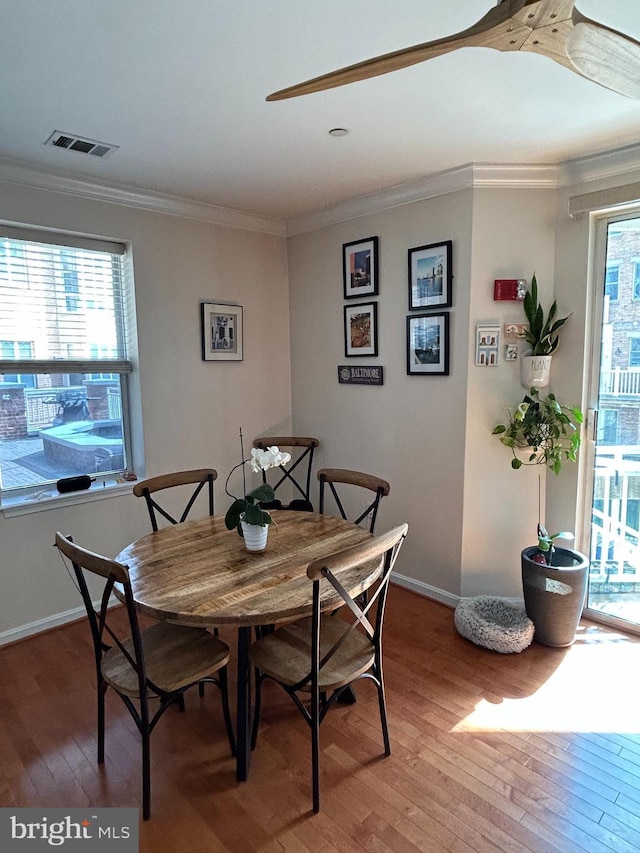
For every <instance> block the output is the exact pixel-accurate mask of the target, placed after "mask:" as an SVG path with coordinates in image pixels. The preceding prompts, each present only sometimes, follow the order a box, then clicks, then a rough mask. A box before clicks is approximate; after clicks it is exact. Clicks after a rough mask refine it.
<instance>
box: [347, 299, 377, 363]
mask: <svg viewBox="0 0 640 853" xmlns="http://www.w3.org/2000/svg"><path fill="white" fill-rule="evenodd" d="M344 354H345V356H363V355H378V303H377V302H361V303H358V305H345V306H344Z"/></svg>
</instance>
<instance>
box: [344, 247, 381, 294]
mask: <svg viewBox="0 0 640 853" xmlns="http://www.w3.org/2000/svg"><path fill="white" fill-rule="evenodd" d="M342 274H343V285H344V298H345V299H362V297H363V296H377V295H378V238H377V237H367V238H366V239H365V240H354V241H353V242H352V243H343V244H342Z"/></svg>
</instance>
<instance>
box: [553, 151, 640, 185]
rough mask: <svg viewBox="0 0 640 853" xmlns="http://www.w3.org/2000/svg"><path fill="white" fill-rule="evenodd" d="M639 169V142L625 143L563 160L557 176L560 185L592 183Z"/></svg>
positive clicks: (625, 174)
mask: <svg viewBox="0 0 640 853" xmlns="http://www.w3.org/2000/svg"><path fill="white" fill-rule="evenodd" d="M638 171H640V144H636V145H627V146H625V147H624V148H615V149H612V150H610V151H601V152H599V153H598V154H588V155H587V156H585V157H576V158H574V159H573V160H565V161H564V162H563V163H561V164H560V169H559V177H560V184H561V185H562V186H571V185H573V184H583V183H592V182H595V181H604V180H611V179H612V178H617V177H621V176H623V177H625V178H628V177H629V175H630V174H632V173H634V172H638Z"/></svg>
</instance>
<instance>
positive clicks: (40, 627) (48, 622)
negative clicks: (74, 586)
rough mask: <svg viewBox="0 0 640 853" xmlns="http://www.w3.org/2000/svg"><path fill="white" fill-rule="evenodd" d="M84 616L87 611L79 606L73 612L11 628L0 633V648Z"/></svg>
mask: <svg viewBox="0 0 640 853" xmlns="http://www.w3.org/2000/svg"><path fill="white" fill-rule="evenodd" d="M86 615H87V611H86V610H85V608H84V607H83V606H82V605H80V607H74V608H73V610H65V612H64V613H56V614H55V616H47V617H46V618H44V619H38V621H36V622H27V624H26V625H20V626H18V627H17V628H11V629H10V630H9V631H2V632H0V646H4V645H6V644H7V643H15V642H16V640H23V639H24V638H25V637H31V636H32V635H33V634H40V633H41V632H42V631H49V630H51V628H57V627H58V625H65V624H66V623H67V622H75V621H76V620H77V619H82V617H83V616H86Z"/></svg>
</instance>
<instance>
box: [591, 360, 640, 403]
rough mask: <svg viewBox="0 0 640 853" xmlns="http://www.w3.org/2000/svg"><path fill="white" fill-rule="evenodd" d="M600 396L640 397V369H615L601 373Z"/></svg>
mask: <svg viewBox="0 0 640 853" xmlns="http://www.w3.org/2000/svg"><path fill="white" fill-rule="evenodd" d="M600 394H606V395H608V396H611V397H640V368H634V367H632V368H626V367H625V368H623V367H614V368H612V369H611V370H602V371H600Z"/></svg>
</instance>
